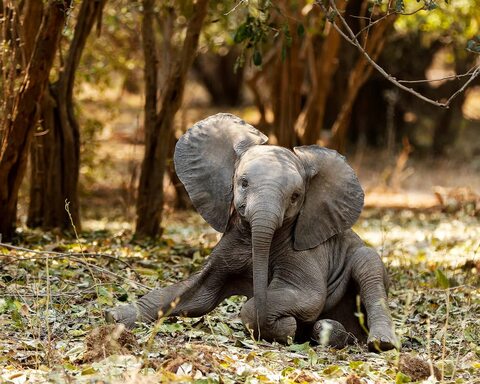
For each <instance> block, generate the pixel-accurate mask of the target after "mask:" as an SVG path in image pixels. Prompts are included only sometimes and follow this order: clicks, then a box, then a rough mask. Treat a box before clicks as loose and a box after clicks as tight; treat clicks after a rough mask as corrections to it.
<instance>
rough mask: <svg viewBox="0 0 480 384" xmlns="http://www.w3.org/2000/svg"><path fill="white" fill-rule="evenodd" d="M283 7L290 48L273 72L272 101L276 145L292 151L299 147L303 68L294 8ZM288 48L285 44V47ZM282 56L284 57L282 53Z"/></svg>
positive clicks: (287, 4) (283, 4)
mask: <svg viewBox="0 0 480 384" xmlns="http://www.w3.org/2000/svg"><path fill="white" fill-rule="evenodd" d="M281 5H282V11H283V12H285V14H286V15H287V16H288V17H287V22H288V25H289V30H290V33H291V44H290V46H289V47H288V49H287V52H286V55H285V57H284V58H281V57H278V58H277V65H276V70H275V71H273V75H274V76H275V78H273V79H272V80H271V84H272V85H273V87H272V93H271V97H272V100H273V102H272V104H273V113H274V133H275V136H276V138H277V143H278V145H281V146H284V147H287V148H292V147H294V146H295V145H297V144H298V140H297V135H296V132H295V124H296V121H297V118H298V116H299V115H300V112H301V109H302V106H301V96H302V95H301V89H302V82H303V73H304V64H303V60H301V58H300V51H301V47H302V38H301V37H299V36H298V35H297V33H296V22H295V20H294V19H295V18H294V17H292V15H291V12H290V9H289V7H290V6H291V4H290V3H289V2H288V1H287V2H283V3H282V4H281ZM287 45H288V44H287V43H285V46H287ZM279 56H281V53H280V55H279Z"/></svg>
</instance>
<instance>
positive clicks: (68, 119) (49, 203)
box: [27, 0, 106, 230]
mask: <svg viewBox="0 0 480 384" xmlns="http://www.w3.org/2000/svg"><path fill="white" fill-rule="evenodd" d="M105 3H106V0H93V1H92V0H83V2H82V4H81V6H80V11H79V14H78V19H77V23H76V26H75V32H74V35H73V40H72V42H71V44H70V47H69V50H68V54H67V58H66V61H65V65H64V67H63V69H62V70H61V72H60V74H59V79H58V81H57V82H56V83H55V84H52V85H51V86H50V87H49V92H48V93H47V94H46V95H45V98H46V100H44V102H43V103H42V122H41V124H42V132H41V133H39V134H38V135H34V140H33V146H32V150H31V159H32V162H31V163H32V167H31V180H32V182H31V185H30V206H29V211H28V220H27V224H28V226H30V227H37V226H40V227H43V228H45V229H48V228H61V229H69V228H71V226H72V223H73V224H74V225H75V227H76V228H77V230H80V228H81V223H80V211H79V199H78V192H77V185H78V176H79V169H80V130H79V126H78V123H77V120H76V118H75V113H74V110H73V85H74V81H75V72H76V69H77V67H78V64H79V62H80V58H81V55H82V52H83V49H84V47H85V43H86V41H87V38H88V36H89V34H90V32H91V30H92V28H93V25H94V24H95V22H96V21H97V20H98V18H99V17H100V16H101V14H102V10H103V7H104V6H105ZM66 201H68V202H69V211H70V215H71V219H70V216H69V214H68V212H67V211H66V209H65V203H66Z"/></svg>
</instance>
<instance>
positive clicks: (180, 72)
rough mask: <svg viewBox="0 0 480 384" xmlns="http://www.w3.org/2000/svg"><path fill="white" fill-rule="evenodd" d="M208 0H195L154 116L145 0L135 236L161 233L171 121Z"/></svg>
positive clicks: (147, 2)
mask: <svg viewBox="0 0 480 384" xmlns="http://www.w3.org/2000/svg"><path fill="white" fill-rule="evenodd" d="M207 5H208V0H198V1H197V3H196V4H195V10H194V12H193V14H192V16H191V17H190V20H189V22H188V25H187V32H186V37H185V39H184V42H183V46H182V50H181V52H180V53H179V54H178V56H177V57H176V58H174V59H173V60H172V63H171V66H170V70H169V72H168V76H167V78H166V81H165V84H164V86H163V90H162V100H161V108H160V111H159V112H158V113H157V105H158V103H157V93H158V89H157V86H158V85H157V84H158V82H157V74H156V72H157V66H158V60H157V54H156V40H155V35H154V28H153V21H154V16H155V14H154V1H153V0H144V1H143V7H144V16H143V23H142V37H143V49H144V55H145V123H144V124H145V155H144V158H143V162H142V172H141V175H140V183H139V188H138V200H137V223H136V224H137V225H136V232H135V236H136V237H145V236H149V237H155V236H158V235H160V234H161V228H160V224H161V219H162V210H163V200H164V199H163V177H164V174H165V170H166V165H167V156H168V152H169V151H168V149H169V144H170V141H171V140H172V137H173V121H174V118H175V114H176V112H177V111H178V109H179V108H180V105H181V102H182V98H183V91H184V88H185V81H186V76H187V72H188V69H189V68H190V67H191V65H192V62H193V59H194V57H195V53H196V51H197V46H198V38H199V35H200V30H201V27H202V24H203V20H204V18H205V16H206V14H207Z"/></svg>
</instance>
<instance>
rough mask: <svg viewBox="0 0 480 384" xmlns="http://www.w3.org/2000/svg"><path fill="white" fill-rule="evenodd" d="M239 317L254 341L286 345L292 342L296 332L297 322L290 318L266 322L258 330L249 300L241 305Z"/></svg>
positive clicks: (253, 309)
mask: <svg viewBox="0 0 480 384" xmlns="http://www.w3.org/2000/svg"><path fill="white" fill-rule="evenodd" d="M240 317H241V319H242V322H243V325H244V326H245V328H247V331H248V332H250V334H253V337H255V339H264V340H267V341H277V342H279V343H282V344H287V343H288V342H291V341H292V340H294V338H295V333H296V332H297V321H296V320H295V318H293V317H292V316H284V317H280V318H277V319H274V320H267V324H266V325H265V326H263V327H260V329H259V327H258V323H257V318H256V313H255V305H254V304H253V299H250V300H249V301H247V302H246V303H245V304H244V305H243V307H242V310H241V311H240Z"/></svg>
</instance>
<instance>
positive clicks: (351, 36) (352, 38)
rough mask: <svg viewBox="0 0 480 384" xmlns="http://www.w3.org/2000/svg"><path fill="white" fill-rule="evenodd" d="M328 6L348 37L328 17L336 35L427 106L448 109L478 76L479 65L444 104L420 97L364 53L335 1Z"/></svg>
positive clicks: (331, 0)
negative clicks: (336, 32) (427, 104)
mask: <svg viewBox="0 0 480 384" xmlns="http://www.w3.org/2000/svg"><path fill="white" fill-rule="evenodd" d="M316 4H318V5H319V6H320V7H321V8H322V10H323V12H324V13H325V15H328V14H329V11H328V9H327V7H326V6H325V4H323V2H322V1H321V0H316ZM329 4H330V7H331V8H332V9H333V11H334V12H335V17H338V18H339V19H340V21H341V23H342V25H343V27H344V28H345V30H346V31H347V33H348V35H349V36H347V34H346V33H345V32H343V31H342V29H341V28H340V27H339V26H338V25H337V23H335V20H330V19H329V18H328V17H327V19H329V22H330V23H331V24H332V25H333V27H334V28H335V29H336V30H337V31H338V33H340V35H341V36H342V37H343V38H344V39H345V40H346V41H348V42H349V43H350V44H352V45H353V46H354V47H356V48H357V49H358V50H359V51H360V53H361V54H362V55H363V56H365V58H366V59H367V61H368V62H369V63H370V64H371V65H372V66H373V67H374V68H375V69H376V70H377V71H378V72H380V74H381V75H382V76H383V77H385V78H386V79H387V80H388V81H390V82H391V83H392V84H394V85H395V86H397V87H398V88H400V89H403V90H404V91H406V92H408V93H411V94H412V95H414V96H416V97H418V98H419V99H421V100H423V101H425V102H427V103H429V104H432V105H435V106H437V107H443V108H448V107H449V106H450V104H451V102H452V101H453V99H455V97H457V96H458V95H459V94H460V93H461V92H463V91H464V90H465V88H466V87H467V86H468V85H469V84H470V83H471V82H472V81H473V80H475V78H476V77H477V76H478V75H479V74H480V65H479V66H477V67H476V69H475V70H474V71H473V73H472V75H471V76H470V78H469V79H468V80H467V81H466V82H465V84H464V85H463V86H462V87H461V88H460V89H459V90H457V91H456V92H454V93H453V94H452V96H450V98H449V99H448V100H447V101H446V102H444V103H441V102H438V101H436V100H433V99H430V98H428V97H426V96H424V95H422V94H421V93H419V92H417V91H415V90H414V89H413V88H409V87H407V86H405V85H403V84H402V83H401V82H400V81H399V80H397V79H396V78H395V77H393V76H392V75H390V74H389V73H387V72H386V71H385V69H383V68H382V67H381V66H380V65H378V64H377V62H376V61H375V60H373V59H372V58H371V57H370V56H369V54H368V53H367V52H366V51H365V49H364V48H363V47H362V45H361V44H360V42H359V41H358V39H357V37H356V35H355V33H354V32H353V31H352V29H351V28H350V26H349V25H348V23H347V21H346V20H345V18H344V17H343V16H342V15H341V14H340V12H339V11H338V9H337V6H336V5H335V1H334V0H329Z"/></svg>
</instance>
